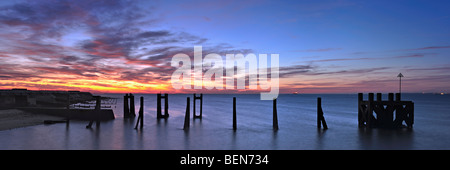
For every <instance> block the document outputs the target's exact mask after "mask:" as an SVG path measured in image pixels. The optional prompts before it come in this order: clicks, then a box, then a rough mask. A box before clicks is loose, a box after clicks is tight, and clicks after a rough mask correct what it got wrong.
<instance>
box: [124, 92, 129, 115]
mask: <svg viewBox="0 0 450 170" xmlns="http://www.w3.org/2000/svg"><path fill="white" fill-rule="evenodd" d="M123 117H124V118H128V117H130V109H129V107H128V94H125V96H123Z"/></svg>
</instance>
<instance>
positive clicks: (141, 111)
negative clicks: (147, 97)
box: [134, 96, 144, 129]
mask: <svg viewBox="0 0 450 170" xmlns="http://www.w3.org/2000/svg"><path fill="white" fill-rule="evenodd" d="M138 124H140V125H141V126H140V127H139V128H140V129H142V128H143V127H144V97H142V96H141V98H140V107H139V116H138V119H137V121H136V126H135V127H134V129H137V127H138Z"/></svg>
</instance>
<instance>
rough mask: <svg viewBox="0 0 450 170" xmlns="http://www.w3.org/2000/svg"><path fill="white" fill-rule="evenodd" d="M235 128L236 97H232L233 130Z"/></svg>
mask: <svg viewBox="0 0 450 170" xmlns="http://www.w3.org/2000/svg"><path fill="white" fill-rule="evenodd" d="M236 129H237V121H236V97H233V130H236Z"/></svg>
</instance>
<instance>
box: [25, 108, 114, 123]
mask: <svg viewBox="0 0 450 170" xmlns="http://www.w3.org/2000/svg"><path fill="white" fill-rule="evenodd" d="M20 110H23V111H26V112H30V113H35V114H46V115H51V116H59V117H64V118H66V119H69V120H87V121H90V120H99V121H104V120H113V119H114V118H115V117H114V113H113V111H112V110H92V109H61V108H21V109H20Z"/></svg>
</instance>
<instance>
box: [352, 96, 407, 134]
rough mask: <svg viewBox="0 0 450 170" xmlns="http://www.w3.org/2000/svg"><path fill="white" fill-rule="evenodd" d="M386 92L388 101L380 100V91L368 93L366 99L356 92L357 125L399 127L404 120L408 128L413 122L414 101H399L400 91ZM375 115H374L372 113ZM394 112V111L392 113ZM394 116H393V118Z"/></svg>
mask: <svg viewBox="0 0 450 170" xmlns="http://www.w3.org/2000/svg"><path fill="white" fill-rule="evenodd" d="M395 97H396V99H395V101H394V94H393V93H389V94H388V101H382V95H381V93H377V100H376V101H374V94H373V93H369V95H368V100H367V101H364V100H363V94H362V93H358V126H359V127H368V128H375V127H381V128H400V127H403V125H402V123H403V121H405V123H406V125H407V127H408V128H412V126H413V124H414V103H413V102H412V101H401V99H400V93H396V94H395ZM374 112H375V114H376V117H375V116H374V114H373V113H374ZM394 112H395V113H394ZM394 116H395V118H394Z"/></svg>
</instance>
